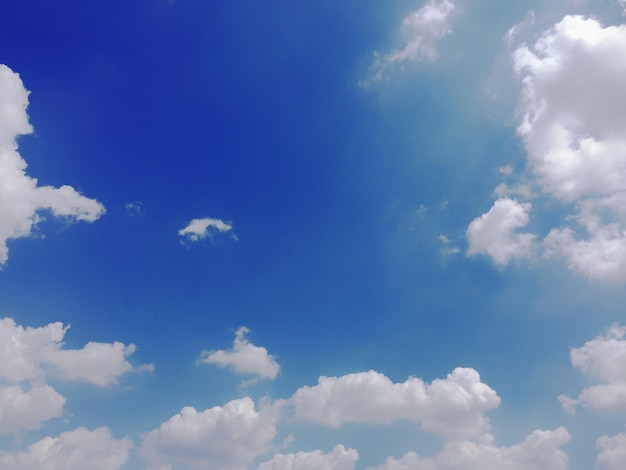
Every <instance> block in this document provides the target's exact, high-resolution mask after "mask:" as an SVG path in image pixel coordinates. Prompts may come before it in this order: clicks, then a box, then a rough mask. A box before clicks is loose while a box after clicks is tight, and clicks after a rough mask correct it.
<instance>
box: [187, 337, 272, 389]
mask: <svg viewBox="0 0 626 470" xmlns="http://www.w3.org/2000/svg"><path fill="white" fill-rule="evenodd" d="M249 332H250V330H249V329H248V328H246V327H245V326H242V327H241V328H239V329H238V330H237V332H236V333H235V340H234V341H233V347H232V349H230V350H222V349H218V350H217V351H202V354H201V355H200V359H199V361H200V362H204V363H206V364H215V365H218V366H220V367H229V368H231V369H233V370H234V371H235V372H238V373H240V374H252V375H256V376H258V377H261V378H264V379H275V378H276V376H277V375H278V373H279V372H280V365H278V362H276V357H275V356H273V355H271V354H269V353H268V352H267V349H266V348H264V347H261V346H255V345H254V344H252V343H250V342H249V341H248V340H247V339H246V334H247V333H249Z"/></svg>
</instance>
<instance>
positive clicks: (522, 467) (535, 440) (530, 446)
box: [370, 427, 571, 470]
mask: <svg viewBox="0 0 626 470" xmlns="http://www.w3.org/2000/svg"><path fill="white" fill-rule="evenodd" d="M570 438H571V436H570V434H569V433H568V432H567V431H566V430H565V428H562V427H561V428H558V429H555V430H553V431H534V432H533V433H532V434H530V435H529V436H528V437H526V439H524V442H522V443H521V444H518V445H514V446H512V447H496V446H494V445H493V443H492V442H491V436H485V438H484V439H481V441H480V442H469V441H450V442H446V444H445V446H444V448H443V450H442V451H441V452H440V453H438V454H437V455H435V456H434V457H431V458H422V457H420V456H419V455H417V454H416V453H414V452H409V453H408V454H405V455H404V457H402V458H401V459H399V460H396V459H394V458H392V457H389V458H388V459H387V461H386V462H385V463H384V464H383V465H381V466H379V467H376V468H370V470H502V469H507V470H546V469H550V470H567V468H568V459H567V455H566V454H565V453H564V452H563V451H562V450H560V447H561V446H563V445H564V444H566V443H567V442H568V441H569V440H570Z"/></svg>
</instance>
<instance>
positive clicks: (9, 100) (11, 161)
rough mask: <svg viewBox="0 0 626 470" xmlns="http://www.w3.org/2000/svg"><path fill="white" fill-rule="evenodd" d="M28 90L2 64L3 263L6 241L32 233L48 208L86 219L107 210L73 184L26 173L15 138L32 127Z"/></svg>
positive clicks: (0, 243) (0, 208)
mask: <svg viewBox="0 0 626 470" xmlns="http://www.w3.org/2000/svg"><path fill="white" fill-rule="evenodd" d="M28 94H29V92H28V91H27V90H26V89H25V88H24V85H23V83H22V80H21V79H20V77H19V75H18V74H16V73H14V72H13V71H12V70H11V69H10V68H9V67H7V66H6V65H2V64H0V266H2V265H3V264H5V263H6V261H7V259H8V255H9V249H8V246H7V241H8V240H11V239H16V238H22V237H28V236H29V235H31V234H32V232H33V229H34V228H35V227H36V226H37V224H38V223H39V222H40V221H41V220H43V218H44V212H45V211H48V212H49V213H51V214H52V215H53V216H55V217H63V218H66V219H68V220H75V221H77V220H82V221H86V222H93V221H95V220H97V219H98V218H99V217H100V216H101V215H102V214H104V212H105V209H104V206H103V205H102V204H100V203H99V202H98V201H96V200H94V199H89V198H86V197H84V196H82V195H80V194H79V193H78V192H77V191H76V190H75V189H74V188H72V187H71V186H67V185H65V186H61V187H60V188H54V187H52V186H38V185H37V179H35V178H32V177H30V176H28V175H27V174H26V167H27V164H26V162H25V161H24V159H22V157H21V156H20V154H19V153H18V151H17V148H18V146H17V141H16V139H17V137H18V136H20V135H24V134H30V133H31V132H32V130H33V129H32V127H31V125H30V123H29V122H28V116H27V114H26V108H27V107H28Z"/></svg>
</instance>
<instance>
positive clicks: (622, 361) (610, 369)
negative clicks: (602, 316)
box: [559, 325, 626, 413]
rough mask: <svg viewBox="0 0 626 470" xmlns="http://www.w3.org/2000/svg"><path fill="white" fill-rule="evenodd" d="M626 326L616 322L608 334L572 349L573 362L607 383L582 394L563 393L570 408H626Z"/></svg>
mask: <svg viewBox="0 0 626 470" xmlns="http://www.w3.org/2000/svg"><path fill="white" fill-rule="evenodd" d="M625 334H626V328H625V327H623V326H619V325H613V326H611V327H610V328H609V330H608V331H607V332H606V334H604V335H601V336H597V337H596V338H594V339H593V340H591V341H587V342H586V343H585V344H584V345H583V346H582V347H580V348H573V349H572V351H571V353H570V358H571V361H572V365H573V366H574V367H576V368H577V369H580V370H581V371H582V373H583V374H585V375H586V376H588V377H590V378H595V379H598V380H600V381H602V382H604V383H601V384H598V385H591V386H589V387H586V388H585V389H583V391H582V392H581V393H580V395H579V396H578V398H576V399H572V398H570V397H567V396H565V395H561V396H560V397H559V400H560V402H561V404H562V405H563V407H564V408H565V410H566V411H568V412H570V413H574V412H575V410H576V406H583V407H585V408H590V409H595V410H599V411H606V412H626V340H624V336H625Z"/></svg>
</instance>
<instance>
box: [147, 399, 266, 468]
mask: <svg viewBox="0 0 626 470" xmlns="http://www.w3.org/2000/svg"><path fill="white" fill-rule="evenodd" d="M277 419H278V409H277V406H273V405H269V404H262V405H261V407H260V410H259V411H257V410H256V409H255V406H254V402H253V401H252V399H251V398H249V397H244V398H241V399H239V400H233V401H230V402H228V403H227V404H226V405H224V406H223V407H221V406H216V407H214V408H210V409H207V410H204V411H201V412H198V411H196V409H195V408H193V407H185V408H183V409H182V410H181V412H180V413H179V414H176V415H174V416H172V417H171V418H170V419H169V420H168V421H166V422H164V423H163V424H161V426H160V427H159V428H157V429H154V430H152V431H151V432H149V433H148V434H146V435H145V436H144V437H143V443H142V447H141V454H142V455H143V457H144V458H145V459H146V460H147V461H148V462H149V463H150V465H152V467H151V468H155V469H158V468H168V466H171V467H173V468H180V467H183V468H186V467H185V466H188V467H189V468H191V469H194V470H196V469H206V468H211V469H214V470H246V469H247V467H248V465H250V463H252V461H253V460H254V459H256V458H257V457H259V456H261V455H263V454H265V453H267V452H268V451H269V450H270V449H271V443H272V441H273V439H274V437H275V436H276V422H277Z"/></svg>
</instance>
